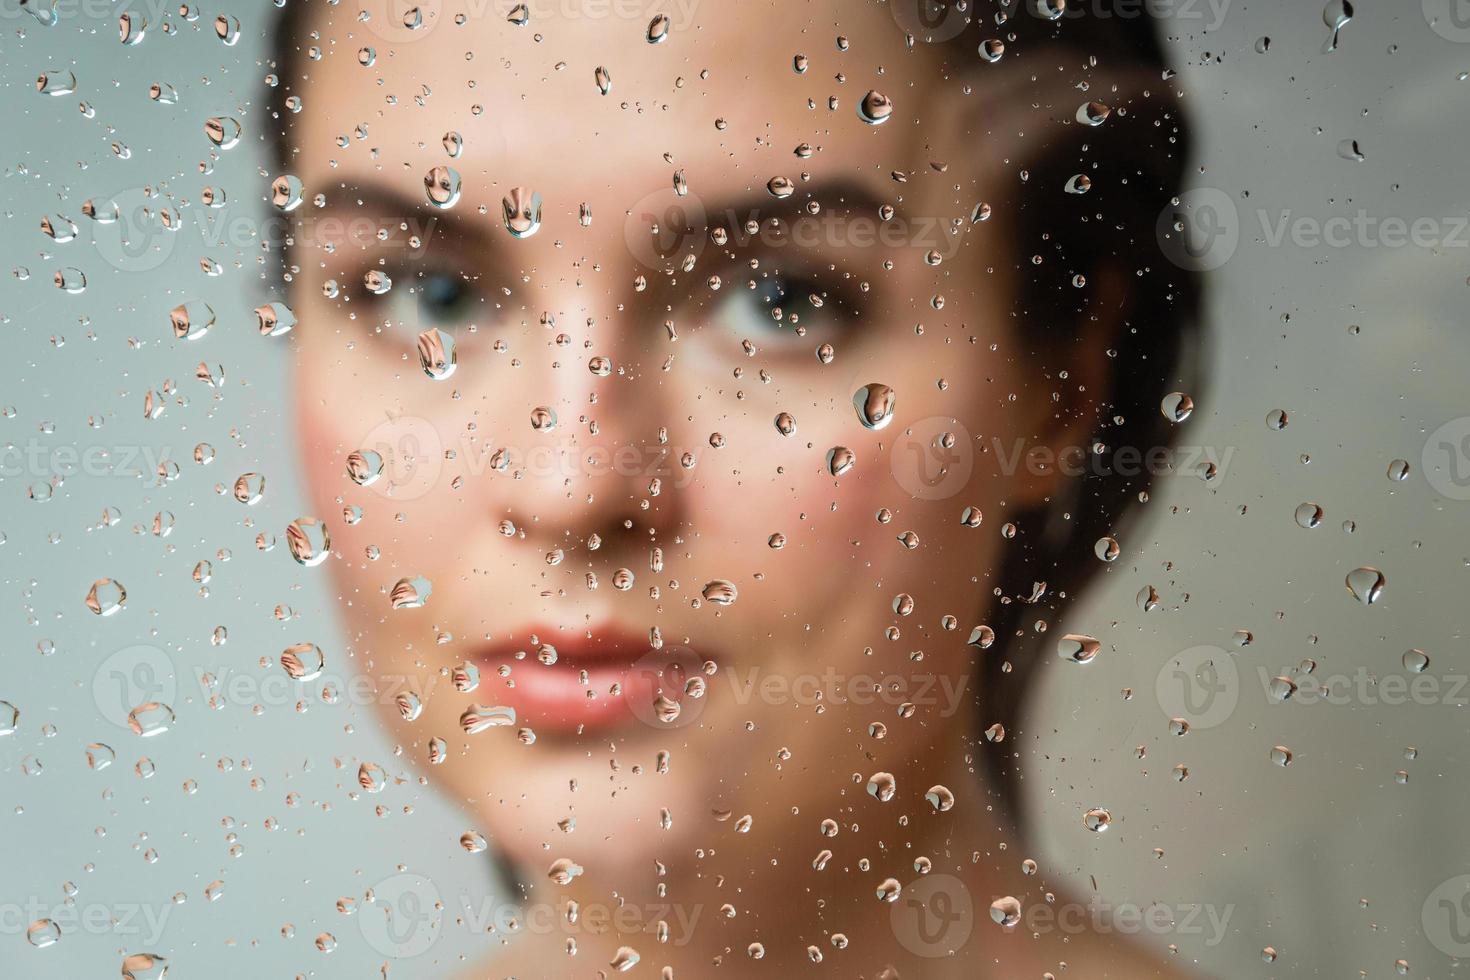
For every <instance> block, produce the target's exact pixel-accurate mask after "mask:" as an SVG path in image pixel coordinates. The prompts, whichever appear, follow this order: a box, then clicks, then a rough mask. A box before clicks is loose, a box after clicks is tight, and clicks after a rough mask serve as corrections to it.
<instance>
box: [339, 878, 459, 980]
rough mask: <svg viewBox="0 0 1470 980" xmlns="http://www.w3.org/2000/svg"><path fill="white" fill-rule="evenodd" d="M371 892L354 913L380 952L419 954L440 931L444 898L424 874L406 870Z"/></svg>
mask: <svg viewBox="0 0 1470 980" xmlns="http://www.w3.org/2000/svg"><path fill="white" fill-rule="evenodd" d="M370 894H371V901H370V902H368V903H366V904H364V905H363V906H362V908H361V909H360V910H359V911H358V913H357V924H358V927H359V928H360V929H361V930H362V937H363V939H365V940H366V941H367V944H368V945H369V946H371V947H372V948H373V949H375V950H376V951H378V952H379V953H381V954H382V955H384V956H390V957H392V958H394V959H412V958H413V957H415V956H422V955H423V954H424V953H427V952H428V951H429V950H430V949H431V948H432V947H433V945H434V944H435V943H436V942H438V940H439V937H440V936H441V935H442V934H443V931H444V901H443V897H442V896H441V895H440V894H439V889H438V887H437V886H436V885H435V884H434V882H433V881H431V880H429V879H428V878H426V877H424V876H423V875H421V874H414V873H412V872H405V873H403V874H397V875H393V876H392V877H390V878H384V879H383V880H382V881H379V882H378V883H377V884H375V885H374V886H373V887H372V889H371V892H370ZM386 973H387V968H386V967H385V968H384V974H385V975H386Z"/></svg>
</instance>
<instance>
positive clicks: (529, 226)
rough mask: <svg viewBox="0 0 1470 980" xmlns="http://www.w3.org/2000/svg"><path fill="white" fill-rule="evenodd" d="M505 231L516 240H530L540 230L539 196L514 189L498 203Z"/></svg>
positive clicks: (517, 188) (532, 192) (521, 188)
mask: <svg viewBox="0 0 1470 980" xmlns="http://www.w3.org/2000/svg"><path fill="white" fill-rule="evenodd" d="M500 210H501V218H502V219H503V220H504V222H505V230H506V231H508V232H510V233H511V234H512V235H513V236H515V237H516V238H530V237H531V236H532V235H534V234H536V232H537V231H539V230H540V228H541V195H540V194H538V193H536V192H535V191H532V190H527V189H526V188H524V187H516V188H513V189H512V190H511V192H510V193H509V194H507V195H505V197H504V198H502V199H501V202H500Z"/></svg>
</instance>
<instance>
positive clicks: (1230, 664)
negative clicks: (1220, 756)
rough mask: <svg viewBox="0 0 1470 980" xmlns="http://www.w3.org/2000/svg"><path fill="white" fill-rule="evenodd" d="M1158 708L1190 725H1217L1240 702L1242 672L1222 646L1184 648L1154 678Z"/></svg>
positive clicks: (1192, 726) (1222, 722)
mask: <svg viewBox="0 0 1470 980" xmlns="http://www.w3.org/2000/svg"><path fill="white" fill-rule="evenodd" d="M1154 695H1155V698H1156V699H1157V701H1158V704H1159V709H1160V710H1161V711H1163V713H1164V714H1165V715H1166V716H1167V717H1169V718H1171V719H1172V718H1182V719H1183V720H1185V721H1187V722H1188V723H1189V725H1190V727H1191V728H1200V729H1203V728H1214V727H1215V726H1217V725H1222V724H1224V723H1225V722H1226V721H1228V720H1229V718H1230V716H1231V715H1232V714H1234V713H1235V707H1236V705H1237V704H1238V703H1239V702H1240V671H1239V669H1238V668H1237V667H1236V664H1235V658H1234V657H1232V656H1231V655H1230V654H1229V653H1228V652H1227V651H1225V650H1224V649H1222V648H1221V647H1217V646H1211V645H1209V644H1203V645H1200V646H1194V647H1190V648H1189V649H1187V650H1181V651H1180V652H1179V653H1177V654H1175V655H1174V656H1173V657H1170V658H1169V659H1168V660H1167V661H1165V662H1164V665H1163V666H1162V667H1160V668H1159V672H1158V674H1157V675H1156V676H1155V678H1154Z"/></svg>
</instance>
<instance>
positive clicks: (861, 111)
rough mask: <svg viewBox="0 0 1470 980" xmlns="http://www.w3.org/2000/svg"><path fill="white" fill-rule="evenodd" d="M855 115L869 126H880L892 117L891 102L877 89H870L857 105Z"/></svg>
mask: <svg viewBox="0 0 1470 980" xmlns="http://www.w3.org/2000/svg"><path fill="white" fill-rule="evenodd" d="M857 114H858V118H859V119H861V120H862V121H863V122H865V123H867V124H868V125H869V126H881V125H883V124H884V123H886V122H887V121H888V117H889V116H891V115H893V100H892V99H890V98H889V97H888V96H886V95H884V94H883V93H882V92H879V91H878V90H877V89H871V90H869V92H868V94H867V95H865V96H863V98H862V101H860V102H859V103H858V107H857Z"/></svg>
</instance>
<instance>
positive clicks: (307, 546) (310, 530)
mask: <svg viewBox="0 0 1470 980" xmlns="http://www.w3.org/2000/svg"><path fill="white" fill-rule="evenodd" d="M286 546H287V547H288V548H289V549H290V550H291V557H292V558H294V559H296V562H297V564H300V565H305V566H306V567H307V568H312V567H315V566H317V565H320V564H321V563H322V562H324V561H326V560H327V555H329V554H330V553H331V548H332V536H331V535H330V534H329V533H328V532H327V526H326V525H325V524H323V523H322V522H321V520H320V519H318V518H315V517H298V518H296V520H294V521H292V522H291V523H290V524H287V525H286Z"/></svg>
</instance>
